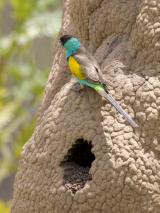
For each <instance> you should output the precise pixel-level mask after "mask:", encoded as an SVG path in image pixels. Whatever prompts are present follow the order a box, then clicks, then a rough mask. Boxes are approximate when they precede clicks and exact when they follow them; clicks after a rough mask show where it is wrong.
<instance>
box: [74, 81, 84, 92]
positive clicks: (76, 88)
mask: <svg viewBox="0 0 160 213" xmlns="http://www.w3.org/2000/svg"><path fill="white" fill-rule="evenodd" d="M83 88H84V86H82V85H81V84H79V83H78V82H76V83H75V84H73V86H72V90H73V91H74V92H80V91H82V90H83Z"/></svg>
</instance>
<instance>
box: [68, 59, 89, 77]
mask: <svg viewBox="0 0 160 213" xmlns="http://www.w3.org/2000/svg"><path fill="white" fill-rule="evenodd" d="M68 65H69V68H70V70H71V73H72V75H74V76H75V77H76V78H79V79H80V80H84V79H85V76H84V74H83V71H82V69H81V65H80V64H79V63H78V62H77V61H76V60H75V59H74V57H73V56H70V57H69V59H68Z"/></svg>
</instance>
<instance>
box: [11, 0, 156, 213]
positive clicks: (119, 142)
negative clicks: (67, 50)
mask: <svg viewBox="0 0 160 213" xmlns="http://www.w3.org/2000/svg"><path fill="white" fill-rule="evenodd" d="M159 16H160V0H132V1H130V0H94V1H90V0H85V1H84V0H76V1H75V0H66V1H65V3H64V16H63V23H62V29H61V34H72V35H75V36H77V37H79V38H80V40H81V42H82V43H83V44H84V45H85V46H86V47H87V48H88V49H89V50H90V52H91V53H92V54H94V55H95V57H96V58H97V60H98V62H99V64H100V66H101V68H102V72H103V74H104V76H105V78H106V80H111V81H112V86H110V87H109V91H110V93H112V95H113V96H114V98H115V99H116V100H117V101H118V102H119V103H120V104H121V105H122V106H123V108H125V109H126V111H128V112H129V114H130V115H132V117H134V119H135V120H136V121H137V123H138V124H139V128H138V129H133V128H132V127H131V126H129V125H128V123H127V122H126V121H125V120H124V119H123V118H122V116H121V115H120V114H119V113H117V111H116V110H115V109H114V108H113V107H112V106H111V105H110V104H109V103H108V102H104V101H103V100H102V99H101V97H100V96H99V95H98V94H96V92H94V91H92V90H91V89H88V88H85V89H84V91H82V92H81V93H77V92H75V91H73V90H72V86H73V82H72V81H71V80H70V76H68V75H67V73H68V67H67V66H66V61H65V56H64V51H63V50H62V47H60V45H59V44H57V51H56V55H55V58H54V62H53V68H52V71H51V73H50V76H49V80H48V83H47V86H46V89H45V95H44V99H43V102H42V105H41V109H40V113H39V118H38V122H37V126H36V129H35V131H34V134H33V136H32V138H31V139H30V140H29V141H28V142H27V144H26V146H25V147H24V151H23V153H22V157H21V160H20V165H19V169H18V172H17V175H16V180H15V185H14V198H13V205H12V213H73V212H74V213H118V212H121V213H128V212H131V213H147V212H153V213H159V212H160V187H159V184H160V120H159V111H160V78H159V71H160V42H159V41H160V22H159Z"/></svg>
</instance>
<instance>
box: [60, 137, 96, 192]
mask: <svg viewBox="0 0 160 213" xmlns="http://www.w3.org/2000/svg"><path fill="white" fill-rule="evenodd" d="M91 149H92V143H91V141H86V140H84V139H78V140H76V142H75V143H74V144H73V146H72V147H71V149H69V150H68V153H67V155H66V156H65V157H64V160H63V161H62V162H61V164H60V166H61V167H62V168H63V185H64V186H65V188H66V189H67V190H70V191H71V192H72V193H73V194H74V193H76V191H78V190H79V189H82V188H83V187H84V185H85V183H86V182H87V181H88V180H92V177H91V174H89V170H90V168H91V164H92V162H93V161H94V160H95V156H94V154H93V153H92V152H91Z"/></svg>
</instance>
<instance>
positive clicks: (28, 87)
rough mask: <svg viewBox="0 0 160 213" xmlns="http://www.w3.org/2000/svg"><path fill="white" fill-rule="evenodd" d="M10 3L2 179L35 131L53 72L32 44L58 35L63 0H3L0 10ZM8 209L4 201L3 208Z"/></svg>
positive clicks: (0, 91) (3, 70)
mask: <svg viewBox="0 0 160 213" xmlns="http://www.w3.org/2000/svg"><path fill="white" fill-rule="evenodd" d="M6 4H7V6H8V5H9V7H10V11H9V13H11V17H12V18H11V21H12V22H13V23H12V29H11V30H10V33H7V34H6V33H3V32H1V33H0V182H1V181H2V179H4V178H5V177H6V176H8V175H10V174H11V173H12V172H14V171H15V170H16V168H17V160H18V158H19V156H20V153H21V151H22V146H23V145H24V143H25V142H26V141H27V140H28V139H29V138H30V136H31V135H32V133H33V129H34V126H35V122H36V112H37V109H38V106H39V104H40V100H41V98H42V93H43V89H44V86H45V83H46V81H47V77H48V74H49V66H50V65H51V64H48V67H46V68H43V69H42V68H40V67H39V66H38V65H37V64H36V63H35V61H34V60H33V57H32V54H31V51H32V46H33V45H34V42H35V40H37V39H38V38H43V37H47V38H52V39H54V38H55V37H56V36H57V34H58V31H59V29H60V24H61V1H59V0H45V1H44V0H34V1H33V0H23V1H22V0H8V3H6V1H5V0H0V14H3V11H4V10H5V7H6ZM2 23H5V20H4V17H3V16H2V15H1V17H0V25H2ZM44 54H45V53H44ZM2 209H3V211H2ZM6 209H7V205H5V204H2V202H0V212H3V213H7V212H8V211H7V210H6Z"/></svg>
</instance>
